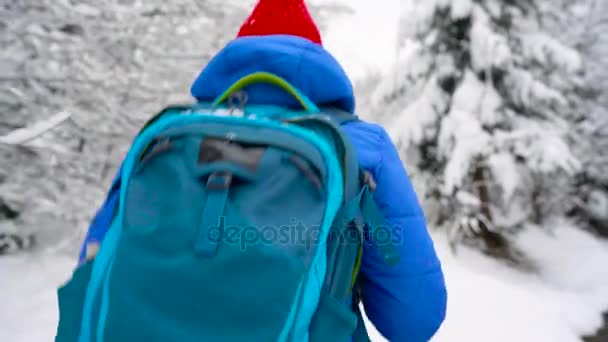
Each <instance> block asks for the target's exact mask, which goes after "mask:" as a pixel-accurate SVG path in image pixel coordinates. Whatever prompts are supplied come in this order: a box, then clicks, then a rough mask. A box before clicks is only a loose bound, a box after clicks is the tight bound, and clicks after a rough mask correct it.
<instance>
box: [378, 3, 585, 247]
mask: <svg viewBox="0 0 608 342" xmlns="http://www.w3.org/2000/svg"><path fill="white" fill-rule="evenodd" d="M539 3H540V1H534V0H510V1H503V0H500V1H499V0H420V1H417V0H413V1H412V2H411V7H410V8H408V9H407V11H406V14H405V15H404V18H403V23H402V25H401V30H400V32H399V35H400V38H401V42H400V47H401V51H399V55H400V59H399V61H398V65H397V67H396V68H395V70H394V72H393V73H392V77H389V78H386V79H384V80H383V81H382V82H380V85H379V87H378V88H377V90H376V92H375V94H374V95H373V100H372V102H373V105H374V106H376V107H377V108H378V109H377V110H376V112H382V113H385V116H384V117H380V118H379V120H380V121H382V122H384V123H386V125H387V126H388V127H391V135H392V137H393V139H394V140H395V142H396V143H397V144H398V145H399V147H400V150H401V152H402V155H403V157H404V159H405V160H406V166H407V167H408V170H409V172H410V173H411V174H412V177H413V178H414V180H415V183H416V184H417V186H418V189H419V192H420V194H421V195H423V197H424V198H425V204H426V206H427V215H428V216H429V220H430V222H431V223H432V224H434V225H437V226H440V227H444V228H446V229H449V230H450V231H451V232H456V233H458V235H457V237H459V238H463V237H464V238H467V237H474V239H472V240H470V241H473V242H475V243H479V242H481V243H482V246H481V247H482V249H483V250H485V251H487V252H488V253H492V254H494V255H499V256H506V257H511V256H512V253H511V251H510V250H509V248H508V240H507V239H506V238H505V236H506V235H507V234H508V233H509V232H513V231H516V230H517V229H519V228H521V227H523V226H525V225H527V224H543V223H545V221H546V220H547V219H550V218H551V217H553V216H554V215H556V214H563V213H564V211H565V210H566V207H565V205H566V204H565V203H562V202H561V201H560V199H562V198H563V196H561V194H558V192H566V191H567V186H568V180H569V179H571V178H572V177H574V175H576V174H577V173H578V172H579V171H580V169H581V167H582V165H581V160H580V158H578V156H576V155H575V154H574V153H573V149H572V144H573V142H574V138H575V137H574V136H573V134H572V131H571V128H572V122H573V121H575V120H577V119H579V118H580V117H581V116H583V114H584V113H581V109H580V106H579V105H578V104H579V103H580V99H581V96H580V93H581V91H582V89H584V88H585V83H584V77H583V72H582V71H583V62H582V59H581V56H580V54H579V53H578V52H577V51H576V50H575V49H574V48H571V47H568V46H566V45H565V44H564V43H562V42H561V41H559V40H558V39H556V38H554V37H552V36H551V35H550V34H549V32H548V31H547V30H546V29H545V28H544V27H543V25H542V20H541V19H542V17H543V15H546V9H544V8H542V7H541V6H539ZM479 238H480V239H479ZM465 240H468V239H465Z"/></svg>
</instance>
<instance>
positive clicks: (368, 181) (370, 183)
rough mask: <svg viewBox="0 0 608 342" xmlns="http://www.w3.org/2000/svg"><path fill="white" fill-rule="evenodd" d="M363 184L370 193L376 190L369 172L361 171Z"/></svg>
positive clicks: (374, 182)
mask: <svg viewBox="0 0 608 342" xmlns="http://www.w3.org/2000/svg"><path fill="white" fill-rule="evenodd" d="M363 183H364V184H366V185H367V186H368V187H369V190H370V191H371V192H374V191H375V190H376V181H375V180H374V176H372V174H371V173H370V172H369V171H363Z"/></svg>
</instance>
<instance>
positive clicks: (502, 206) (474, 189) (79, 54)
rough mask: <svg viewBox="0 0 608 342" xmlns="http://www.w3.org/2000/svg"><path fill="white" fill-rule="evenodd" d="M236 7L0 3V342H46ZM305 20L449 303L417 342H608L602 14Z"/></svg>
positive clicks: (606, 54) (500, 0)
mask: <svg viewBox="0 0 608 342" xmlns="http://www.w3.org/2000/svg"><path fill="white" fill-rule="evenodd" d="M254 2H255V1H253V0H247V1H244V0H173V1H161V0H145V1H144V0H78V1H76V0H17V1H15V0H2V1H1V2H0V298H2V302H3V305H2V306H0V326H1V328H0V340H2V341H28V342H29V341H49V340H51V339H52V338H53V336H54V335H53V334H54V329H55V327H56V319H57V317H56V315H57V313H56V304H55V300H56V298H55V290H56V287H57V286H59V285H60V284H61V283H63V282H65V281H66V279H67V278H68V276H69V273H70V272H71V268H73V266H74V262H75V258H76V255H77V254H78V252H79V248H80V244H81V242H82V239H83V238H84V235H85V233H86V229H87V227H88V225H89V223H90V220H91V218H92V217H93V215H94V214H95V212H96V210H97V209H98V207H99V205H100V204H101V203H102V201H103V199H104V196H105V195H106V192H107V190H108V186H109V185H110V182H111V181H112V179H113V177H114V175H115V173H116V172H117V168H118V166H119V164H120V162H121V161H122V158H123V157H124V154H125V153H126V151H127V149H128V148H129V146H130V144H131V142H132V139H133V137H134V135H135V134H136V133H137V132H138V130H139V129H140V128H141V126H142V125H143V124H144V123H145V122H146V120H147V119H149V118H150V117H151V116H152V115H154V114H156V113H157V112H158V111H159V110H160V109H162V108H163V107H164V106H166V105H168V104H182V103H189V102H192V101H193V100H192V98H191V97H190V94H189V86H190V83H191V82H192V80H193V79H194V78H195V77H196V75H197V73H198V72H199V71H200V69H201V67H202V66H204V65H205V63H206V62H208V61H209V59H210V58H211V57H212V56H213V54H214V53H215V52H216V51H217V50H218V49H220V48H221V47H222V46H223V45H225V44H226V43H227V42H228V41H229V40H230V39H232V38H233V37H234V35H235V33H236V30H237V29H238V27H239V25H240V24H241V23H242V21H243V20H244V18H245V17H246V16H247V14H248V12H249V10H250V9H251V6H252V5H253V3H254ZM308 5H309V9H310V10H311V12H312V15H313V16H314V18H315V19H316V20H317V22H318V23H319V24H320V29H321V30H322V33H323V34H324V36H325V37H326V41H327V43H326V44H325V45H326V46H327V48H328V49H329V50H330V51H333V52H335V53H336V57H337V58H338V60H339V61H340V62H343V63H344V66H345V69H346V71H347V72H349V73H351V74H352V75H353V81H354V84H355V90H356V92H357V96H358V98H357V100H358V104H357V112H358V114H359V115H360V116H361V117H362V118H364V119H366V120H369V121H372V122H376V123H378V124H381V125H382V126H384V127H385V128H386V129H387V131H388V132H389V134H390V136H391V138H392V139H393V141H394V142H395V144H397V146H398V149H399V152H400V154H401V159H402V160H403V162H404V164H405V167H406V169H407V171H408V173H409V175H410V177H411V178H412V180H413V182H414V185H415V188H416V191H417V193H418V196H419V197H420V199H421V201H422V204H423V207H424V211H425V215H426V218H427V220H428V225H429V227H430V229H431V230H432V235H433V237H434V239H435V243H436V247H437V249H438V252H439V254H440V258H441V259H442V263H443V267H444V269H445V272H446V282H447V286H448V296H449V299H448V316H447V318H446V321H445V323H444V325H443V327H442V328H441V330H440V331H439V332H438V334H437V336H436V337H435V338H434V340H433V341H448V342H451V341H456V342H458V341H522V342H528V341H530V342H533V341H555V342H561V341H568V342H570V341H572V342H574V341H590V342H596V341H608V332H607V331H606V329H608V325H607V323H606V322H605V321H604V318H603V314H604V313H608V268H607V267H605V263H606V260H608V240H607V239H608V1H607V0H407V1H399V0H382V1H375V2H373V4H370V2H367V1H362V0H361V1H348V0H341V1H338V0H336V1H327V0H317V1H312V0H311V1H309V3H308ZM366 27H369V28H366ZM356 30H358V31H356ZM370 32H371V33H370ZM357 37H359V40H358V41H357V40H356V38H357ZM374 37H381V38H378V41H376V42H374ZM368 38H369V39H368ZM368 42H369V43H370V44H376V45H374V46H366V44H368ZM5 301H8V303H9V304H8V306H7V305H6V304H5V303H4V302H5ZM607 317H608V316H607ZM9 322H10V323H9ZM32 325H36V326H39V327H40V330H39V331H35V332H33V331H31V326H32ZM602 326H604V331H603V332H602V330H601V328H602ZM380 340H382V338H381V337H380V336H378V341H380Z"/></svg>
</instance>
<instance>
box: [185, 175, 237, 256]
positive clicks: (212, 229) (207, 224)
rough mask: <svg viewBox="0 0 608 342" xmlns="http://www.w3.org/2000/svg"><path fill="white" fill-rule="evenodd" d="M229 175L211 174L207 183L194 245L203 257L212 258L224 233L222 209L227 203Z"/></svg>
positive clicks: (230, 178) (230, 177)
mask: <svg viewBox="0 0 608 342" xmlns="http://www.w3.org/2000/svg"><path fill="white" fill-rule="evenodd" d="M231 180H232V176H231V175H230V174H212V175H211V176H209V180H208V181H207V191H208V193H207V199H206V201H205V208H204V209H203V217H202V220H201V225H200V228H199V233H198V238H197V240H196V244H195V247H194V248H195V250H196V252H197V253H198V254H199V255H201V256H204V257H213V256H215V255H216V253H217V248H218V245H219V243H220V240H221V236H222V235H223V233H224V225H225V222H224V220H225V218H224V217H223V215H224V209H225V207H226V202H227V201H228V190H229V187H230V182H231Z"/></svg>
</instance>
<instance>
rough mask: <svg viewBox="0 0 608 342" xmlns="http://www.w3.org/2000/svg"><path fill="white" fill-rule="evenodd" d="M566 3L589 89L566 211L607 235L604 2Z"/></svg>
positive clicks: (607, 10) (607, 17)
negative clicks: (578, 161) (576, 171)
mask: <svg viewBox="0 0 608 342" xmlns="http://www.w3.org/2000/svg"><path fill="white" fill-rule="evenodd" d="M570 6H574V8H575V9H576V11H575V13H576V15H574V16H571V17H570V18H569V20H566V23H567V24H569V25H570V26H571V27H579V29H578V30H575V33H576V35H575V36H574V37H573V41H574V42H575V43H576V45H577V46H578V47H579V49H580V51H581V54H582V55H583V56H584V57H585V60H586V71H587V73H586V75H587V78H586V81H587V84H588V85H589V87H590V88H591V94H589V96H587V101H585V103H584V108H585V109H586V115H585V116H584V117H583V118H581V120H580V121H579V122H577V125H576V130H577V132H578V133H579V137H580V138H579V140H578V141H577V144H575V150H576V152H577V155H578V156H580V159H581V162H582V164H583V168H582V170H581V172H580V173H579V174H578V175H577V177H576V179H575V181H574V183H573V186H574V189H573V193H572V200H571V202H572V210H571V212H570V213H571V215H573V216H575V217H577V218H579V219H581V223H582V224H584V225H585V226H587V227H589V228H591V229H592V230H594V231H596V232H597V233H599V234H601V235H603V236H606V237H608V173H606V170H608V57H607V56H608V36H607V35H606V34H605V33H606V31H607V30H608V3H607V2H606V1H599V0H579V1H576V2H574V3H571V4H570ZM562 29H564V27H562Z"/></svg>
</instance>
